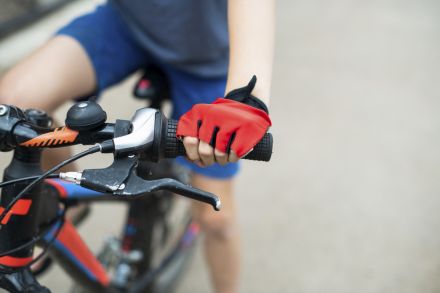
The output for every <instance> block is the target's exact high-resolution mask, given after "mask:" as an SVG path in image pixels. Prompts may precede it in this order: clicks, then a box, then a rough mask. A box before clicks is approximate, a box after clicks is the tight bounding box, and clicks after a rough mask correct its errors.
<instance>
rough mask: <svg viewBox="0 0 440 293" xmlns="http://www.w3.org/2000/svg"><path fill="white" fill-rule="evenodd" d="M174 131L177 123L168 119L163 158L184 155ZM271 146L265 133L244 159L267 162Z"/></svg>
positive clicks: (270, 153) (270, 141)
mask: <svg viewBox="0 0 440 293" xmlns="http://www.w3.org/2000/svg"><path fill="white" fill-rule="evenodd" d="M176 130H177V121H176V120H171V119H169V120H168V123H167V127H166V133H165V137H164V143H165V153H164V156H165V158H175V157H178V156H185V154H186V153H185V147H184V146H183V143H182V142H181V141H180V140H179V139H178V138H177V137H176ZM272 146H273V137H272V134H270V133H266V134H265V135H264V137H263V138H262V139H261V140H260V142H259V143H258V144H257V145H256V146H255V147H254V149H253V150H252V151H251V152H250V153H249V154H247V155H246V156H245V157H244V159H247V160H254V161H265V162H269V160H270V157H271V156H272Z"/></svg>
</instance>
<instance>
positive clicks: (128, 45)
mask: <svg viewBox="0 0 440 293" xmlns="http://www.w3.org/2000/svg"><path fill="white" fill-rule="evenodd" d="M57 35H66V36H70V37H72V38H74V39H75V40H77V41H78V42H79V43H80V44H81V45H82V47H83V48H84V50H85V51H86V53H87V55H88V57H89V59H90V61H91V62H92V65H93V68H94V70H95V74H96V78H97V89H96V90H97V94H99V93H100V92H101V91H103V90H105V89H106V88H108V87H110V86H112V85H114V84H116V83H118V82H120V81H122V80H123V79H124V78H126V77H127V76H129V75H130V74H131V73H133V72H135V71H136V70H138V69H141V68H143V67H145V66H146V65H148V64H155V65H157V66H159V67H161V68H162V70H163V71H164V72H165V73H166V74H167V76H168V79H169V81H170V84H171V98H172V100H173V118H174V119H178V118H179V117H180V116H181V115H182V114H184V113H185V112H186V111H188V110H189V109H191V107H192V106H193V105H194V104H197V103H211V102H212V101H214V100H215V99H216V98H218V97H222V96H223V95H224V90H225V85H226V77H222V78H203V77H199V76H195V75H193V74H189V73H186V72H184V71H181V70H178V69H176V68H173V67H172V66H170V65H168V64H163V63H161V62H160V60H156V59H155V57H154V56H152V55H151V54H150V53H149V52H148V51H146V50H145V49H144V48H143V47H141V46H140V45H139V44H138V43H137V42H136V40H135V39H134V37H133V35H132V33H131V31H130V30H129V28H128V26H127V25H126V24H125V22H124V20H123V19H122V18H121V16H120V15H119V14H118V12H117V11H116V10H115V9H114V8H113V7H112V6H111V5H110V4H105V5H102V6H99V7H98V8H97V9H96V10H95V11H94V12H92V13H90V14H87V15H84V16H81V17H79V18H77V19H75V20H74V21H72V22H71V23H70V24H68V25H67V26H65V27H64V28H62V29H61V30H59V31H58V33H57ZM128 95H129V93H127V96H128ZM177 161H178V162H179V163H181V164H182V165H184V166H185V167H187V168H189V169H191V170H192V171H194V172H196V173H199V174H202V175H205V176H209V177H214V178H218V179H228V178H231V177H233V176H234V175H235V174H237V172H238V169H239V165H238V164H237V163H230V164H228V165H226V166H220V165H218V164H215V165H213V166H210V167H206V168H201V167H198V166H196V165H194V164H192V163H190V162H189V161H187V160H186V159H184V158H177Z"/></svg>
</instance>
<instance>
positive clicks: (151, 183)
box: [113, 171, 221, 211]
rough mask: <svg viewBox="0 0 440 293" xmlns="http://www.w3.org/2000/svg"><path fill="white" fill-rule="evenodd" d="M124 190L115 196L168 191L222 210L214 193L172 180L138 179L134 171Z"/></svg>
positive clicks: (119, 190)
mask: <svg viewBox="0 0 440 293" xmlns="http://www.w3.org/2000/svg"><path fill="white" fill-rule="evenodd" d="M124 184H125V186H123V188H119V189H118V190H116V191H114V192H113V194H114V195H118V196H130V197H132V196H141V195H143V194H145V193H149V192H154V191H159V190H168V191H171V192H174V193H177V194H180V195H182V196H185V197H188V198H191V199H194V200H198V201H201V202H204V203H207V204H210V205H211V206H212V207H213V208H214V210H216V211H219V210H220V208H221V202H220V199H219V198H218V197H217V196H216V195H215V194H212V193H209V192H206V191H203V190H200V189H197V188H195V187H192V186H190V185H187V184H183V183H182V182H180V181H177V180H175V179H171V178H163V179H157V180H144V179H142V178H140V177H138V176H137V175H136V174H135V172H134V171H133V172H132V174H131V175H130V176H129V177H128V180H127V181H126V182H125V183H124Z"/></svg>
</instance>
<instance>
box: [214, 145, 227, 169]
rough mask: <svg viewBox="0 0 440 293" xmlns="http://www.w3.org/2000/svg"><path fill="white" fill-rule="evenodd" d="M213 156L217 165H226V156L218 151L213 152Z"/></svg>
mask: <svg viewBox="0 0 440 293" xmlns="http://www.w3.org/2000/svg"><path fill="white" fill-rule="evenodd" d="M214 156H215V160H216V162H217V163H219V164H220V165H222V166H223V165H226V164H227V163H228V159H229V158H228V154H226V153H224V152H221V151H219V150H218V149H215V150H214Z"/></svg>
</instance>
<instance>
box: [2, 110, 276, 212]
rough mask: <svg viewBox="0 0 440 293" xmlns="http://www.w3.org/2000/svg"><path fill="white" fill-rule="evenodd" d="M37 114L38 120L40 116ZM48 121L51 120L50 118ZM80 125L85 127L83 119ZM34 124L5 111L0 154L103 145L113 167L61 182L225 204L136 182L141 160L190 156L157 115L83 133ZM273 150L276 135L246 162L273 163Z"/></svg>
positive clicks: (172, 127) (172, 125) (172, 186)
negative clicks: (171, 194) (165, 193)
mask: <svg viewBox="0 0 440 293" xmlns="http://www.w3.org/2000/svg"><path fill="white" fill-rule="evenodd" d="M87 105H89V104H85V103H82V104H78V105H74V106H73V107H76V110H78V108H81V109H80V110H84V108H85V107H87ZM95 106H96V104H95ZM95 106H93V107H95ZM95 108H96V107H95ZM71 109H72V108H71ZM69 111H70V110H69ZM78 112H79V111H78ZM33 114H34V115H33V117H34V118H35V113H33ZM37 114H38V113H37ZM44 115H45V114H44ZM89 116H90V115H89ZM37 118H38V115H37ZM45 118H46V120H47V116H45ZM78 119H79V122H81V119H82V118H81V116H79V118H78ZM37 120H38V119H37ZM35 121H36V120H35V119H34V120H30V119H27V117H26V113H24V112H23V111H21V110H20V109H19V108H17V107H14V106H6V105H0V151H8V150H11V149H14V148H16V147H26V148H40V149H41V148H52V147H61V146H67V145H75V144H84V145H87V144H94V143H98V145H99V148H100V150H101V152H102V153H113V154H114V155H115V159H114V162H113V164H112V165H111V166H109V167H107V168H104V169H95V170H84V171H83V172H78V173H77V172H68V173H64V174H63V175H62V176H61V173H60V178H62V177H64V178H63V179H65V180H68V181H72V182H75V183H78V184H81V185H82V186H85V187H88V188H90V189H93V190H97V191H104V192H111V193H113V194H114V195H119V196H136V195H141V194H143V193H149V192H152V191H155V190H159V189H168V190H172V191H174V192H176V193H179V194H181V195H184V196H187V197H191V198H193V199H197V200H199V201H203V202H206V203H210V204H211V205H212V206H213V207H214V208H215V209H219V207H220V201H219V200H218V198H217V197H216V196H215V195H213V194H210V193H207V192H205V191H202V190H198V189H195V188H193V187H191V186H186V185H183V184H182V183H180V182H178V181H176V180H172V179H169V180H168V179H166V178H164V179H161V180H156V181H148V180H144V179H142V178H139V177H137V174H136V172H135V169H136V166H137V161H138V159H139V158H140V159H144V160H149V161H152V162H158V161H160V160H161V159H165V158H175V157H177V156H183V155H185V148H184V146H183V143H182V141H181V140H179V139H178V138H177V137H176V129H177V121H175V120H171V119H170V120H169V119H167V118H166V117H165V116H164V115H163V114H162V113H161V112H160V111H158V110H155V109H150V108H142V109H139V110H137V111H136V113H135V115H134V116H133V118H132V120H131V121H126V120H117V121H116V123H115V124H109V123H105V119H104V120H103V121H102V123H100V124H99V125H93V127H88V128H83V129H81V130H72V129H69V128H67V127H60V128H56V129H51V128H48V127H41V125H38V123H35ZM46 126H47V124H46ZM86 126H87V125H86ZM272 144H273V138H272V135H271V134H270V133H267V134H265V136H264V137H263V139H262V140H261V141H260V142H259V143H258V144H257V145H256V146H255V147H254V149H253V150H252V151H251V152H249V153H248V154H247V155H246V156H245V157H244V159H249V160H258V161H269V160H270V158H271V155H272ZM110 175H111V176H110Z"/></svg>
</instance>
